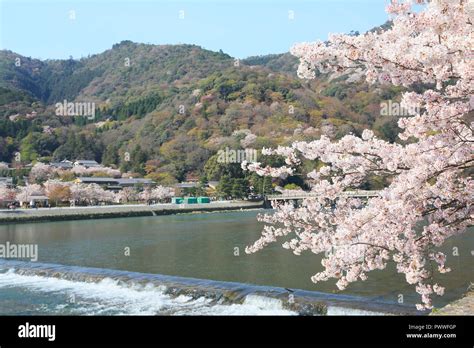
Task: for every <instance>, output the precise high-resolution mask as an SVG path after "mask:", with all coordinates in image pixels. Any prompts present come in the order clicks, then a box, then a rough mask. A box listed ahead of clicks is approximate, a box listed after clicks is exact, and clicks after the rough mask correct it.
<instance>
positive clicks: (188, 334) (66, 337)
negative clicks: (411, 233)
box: [0, 316, 474, 348]
mask: <svg viewBox="0 0 474 348" xmlns="http://www.w3.org/2000/svg"><path fill="white" fill-rule="evenodd" d="M473 324H474V317H472V316H470V317H468V316H466V317H461V316H431V317H425V316H413V317H397V316H393V317H388V316H387V317H377V316H371V317H363V316H357V317H349V316H344V317H331V316H321V317H161V316H157V317H123V316H120V317H101V316H94V317H78V316H61V317H57V316H34V317H26V316H22V317H14V316H3V317H0V347H1V348H8V347H12V346H22V347H23V346H26V345H33V346H39V345H41V346H44V345H52V346H54V345H59V344H61V345H64V344H68V345H71V344H73V345H78V344H79V345H82V344H88V345H93V344H98V345H107V344H114V345H117V344H127V345H132V346H134V347H135V346H139V345H146V344H193V345H196V344H206V345H210V344H219V345H228V344H246V343H252V344H260V345H261V344H285V345H290V346H292V345H295V344H312V345H314V344H329V345H339V344H343V345H347V344H353V345H354V344H356V345H378V346H385V345H399V344H404V345H405V344H412V345H416V346H420V345H423V346H430V347H432V346H437V345H448V346H449V347H457V346H459V347H464V346H465V347H472V346H473V345H472V344H473V343H474V331H473V330H474V325H473ZM32 325H33V326H32ZM34 325H41V326H34ZM43 325H55V329H54V333H55V335H54V336H55V337H54V340H52V339H51V338H52V335H51V332H52V330H49V333H50V335H49V336H48V334H47V333H48V328H52V327H45V326H43ZM20 330H22V333H20ZM28 330H29V332H28V333H27V334H26V331H28ZM19 333H20V335H23V336H24V335H25V334H26V335H28V336H30V335H33V336H34V335H39V334H41V333H42V334H43V336H46V337H19ZM48 337H49V338H48Z"/></svg>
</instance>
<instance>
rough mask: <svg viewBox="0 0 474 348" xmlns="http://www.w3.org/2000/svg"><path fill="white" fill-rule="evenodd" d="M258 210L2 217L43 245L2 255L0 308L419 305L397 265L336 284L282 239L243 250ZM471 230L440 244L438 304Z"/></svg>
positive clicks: (7, 236)
mask: <svg viewBox="0 0 474 348" xmlns="http://www.w3.org/2000/svg"><path fill="white" fill-rule="evenodd" d="M257 213H258V212H257V211H244V212H220V213H199V214H182V215H172V216H156V217H137V218H117V219H103V220H82V221H58V222H44V223H29V224H10V225H0V244H5V243H6V242H10V243H16V244H37V245H38V261H37V262H31V261H29V262H18V261H13V260H10V259H9V260H2V259H0V314H7V315H14V314H19V315H23V314H28V315H35V314H59V315H61V314H86V315H94V314H106V315H108V314H111V315H114V314H152V315H153V314H166V315H168V314H171V315H174V314H177V315H180V314H184V315H186V314H204V315H212V314H219V315H227V314H229V315H232V314H238V315H241V314H272V315H277V314H282V315H292V314H298V310H296V309H294V308H291V307H289V306H285V305H284V302H285V300H284V299H287V297H288V296H290V294H294V295H295V296H297V297H298V298H299V297H301V298H305V299H311V300H317V301H322V302H324V303H326V304H327V305H328V307H329V308H328V314H370V313H395V314H399V313H408V314H411V313H413V314H414V312H413V307H414V304H415V303H416V302H417V301H418V296H417V294H416V293H415V291H414V287H413V286H410V285H408V284H406V282H405V281H404V278H403V276H402V275H400V274H397V272H396V270H395V269H394V267H393V266H389V267H388V268H387V269H385V270H383V271H375V272H372V273H370V274H369V279H368V280H367V281H365V282H358V283H355V284H351V285H350V286H349V288H348V289H346V290H345V291H343V292H340V291H338V290H337V288H336V286H335V283H334V281H328V282H323V283H319V284H314V283H312V282H311V280H310V277H311V276H312V275H313V274H315V273H316V272H318V271H320V270H321V269H322V266H321V264H320V261H321V257H320V256H318V255H314V254H311V253H307V254H303V255H301V256H295V255H294V254H292V253H291V252H290V251H288V250H285V249H283V248H281V246H280V244H278V243H277V244H275V245H272V246H270V247H268V248H266V249H264V250H262V251H260V252H259V253H257V254H252V255H247V254H246V253H245V251H244V249H245V246H246V245H249V244H251V243H252V241H254V240H255V239H257V238H258V236H259V234H260V231H261V229H262V224H260V223H259V222H257V221H256V215H257ZM471 232H472V231H471ZM471 232H469V233H466V234H464V235H462V236H458V237H455V238H452V239H451V240H449V241H448V243H447V244H446V245H445V247H444V248H443V249H442V250H444V251H445V252H447V255H448V261H447V264H448V266H449V267H451V268H452V269H453V271H452V272H450V273H447V274H445V275H442V276H439V277H438V278H439V279H437V281H438V282H439V283H441V284H442V285H444V286H446V294H445V296H443V297H441V298H436V299H435V306H436V307H440V306H443V305H445V304H446V303H448V302H450V301H453V300H455V299H457V298H459V297H460V296H461V295H462V293H463V292H465V291H466V289H467V288H468V286H469V284H470V280H472V279H473V278H474V271H473V260H474V256H473V250H474V235H473V233H471ZM180 288H183V289H186V291H179V290H176V289H180ZM285 288H286V289H285ZM170 289H174V290H173V291H171V290H170ZM203 289H204V290H203ZM209 289H212V291H211V292H215V291H217V290H218V291H227V294H232V295H231V296H227V297H226V299H225V300H224V299H223V298H216V297H215V296H214V297H213V296H209V294H210V293H209V291H208V290H209ZM216 289H217V290H216ZM232 299H233V300H232Z"/></svg>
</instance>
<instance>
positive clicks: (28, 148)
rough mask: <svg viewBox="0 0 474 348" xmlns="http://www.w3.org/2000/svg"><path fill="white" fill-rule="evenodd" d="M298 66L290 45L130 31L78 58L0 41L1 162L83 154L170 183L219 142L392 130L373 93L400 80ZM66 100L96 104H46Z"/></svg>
mask: <svg viewBox="0 0 474 348" xmlns="http://www.w3.org/2000/svg"><path fill="white" fill-rule="evenodd" d="M297 65H298V61H297V59H296V58H295V57H293V56H291V55H290V54H289V53H284V54H274V55H267V56H257V57H249V58H247V59H243V60H240V61H239V60H236V59H234V58H233V57H231V56H229V55H228V54H225V53H223V52H222V51H220V52H213V51H209V50H205V49H203V48H201V47H199V46H195V45H150V44H139V43H134V42H131V41H122V42H121V43H119V44H116V45H114V46H113V47H112V48H111V49H109V50H107V51H105V52H103V53H100V54H96V55H93V56H89V57H85V58H81V59H79V60H73V59H69V60H45V61H41V60H38V59H33V58H29V57H23V56H21V55H19V54H16V53H14V52H11V51H5V50H3V51H0V161H8V162H10V161H11V160H12V159H13V156H14V153H15V152H17V151H19V152H20V153H21V159H22V161H24V162H29V161H34V160H43V161H47V160H51V159H64V158H69V159H75V158H88V159H96V160H97V161H100V162H102V163H104V164H107V165H111V166H116V167H120V168H121V169H122V170H123V171H131V172H136V173H139V174H142V175H149V176H150V177H153V178H154V179H156V180H158V181H163V182H173V181H176V180H183V179H184V178H185V177H186V176H187V175H194V176H200V175H202V174H206V171H208V169H209V167H210V166H211V164H208V163H209V161H211V162H212V161H215V158H214V159H213V157H215V155H216V153H217V151H218V150H219V149H222V148H225V147H229V148H234V149H235V148H239V147H241V146H242V145H245V146H250V145H251V147H254V148H257V149H259V148H261V147H263V146H275V145H278V144H287V143H289V142H291V141H293V140H296V139H301V140H302V139H305V140H309V139H313V138H316V137H319V136H320V135H321V134H326V135H328V136H330V137H333V138H340V137H342V136H343V135H345V134H348V133H350V132H352V133H355V134H360V133H361V132H362V130H363V129H364V128H372V129H374V130H375V132H376V133H378V135H379V136H381V137H382V138H386V139H389V140H392V141H394V140H395V139H396V137H395V136H396V132H397V127H396V119H394V118H390V117H388V118H387V117H385V118H381V117H380V103H381V101H383V100H387V99H393V98H397V96H398V95H399V94H400V90H399V89H397V88H394V87H382V86H368V85H367V84H365V83H363V82H349V81H347V76H343V77H339V78H338V79H331V78H330V77H329V76H324V75H321V76H318V77H317V78H316V79H315V80H311V81H304V80H301V79H298V78H297V77H296V73H295V72H296V68H297ZM65 100H66V101H67V102H75V103H89V104H91V105H94V111H95V112H94V113H95V115H94V119H89V118H91V117H89V118H88V117H82V116H59V115H57V112H56V111H57V110H56V109H57V106H56V105H55V104H56V103H64V101H65ZM92 103H93V104H92ZM249 133H252V134H254V135H255V136H253V135H252V136H248V134H249ZM249 142H251V144H248V143H249ZM206 164H207V167H206ZM206 168H207V169H206Z"/></svg>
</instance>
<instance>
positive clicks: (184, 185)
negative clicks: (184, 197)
mask: <svg viewBox="0 0 474 348" xmlns="http://www.w3.org/2000/svg"><path fill="white" fill-rule="evenodd" d="M198 186H199V183H198V182H180V183H179V184H176V185H175V187H176V188H180V189H185V188H193V187H198Z"/></svg>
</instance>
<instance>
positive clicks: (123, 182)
mask: <svg viewBox="0 0 474 348" xmlns="http://www.w3.org/2000/svg"><path fill="white" fill-rule="evenodd" d="M75 182H76V183H82V184H97V185H100V186H102V187H104V188H106V189H108V190H113V191H120V190H121V189H123V188H124V187H134V186H137V185H139V186H148V187H149V186H154V185H155V182H154V181H153V180H150V179H144V178H129V179H125V178H118V179H116V178H105V177H79V178H77V179H76V180H75Z"/></svg>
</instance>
